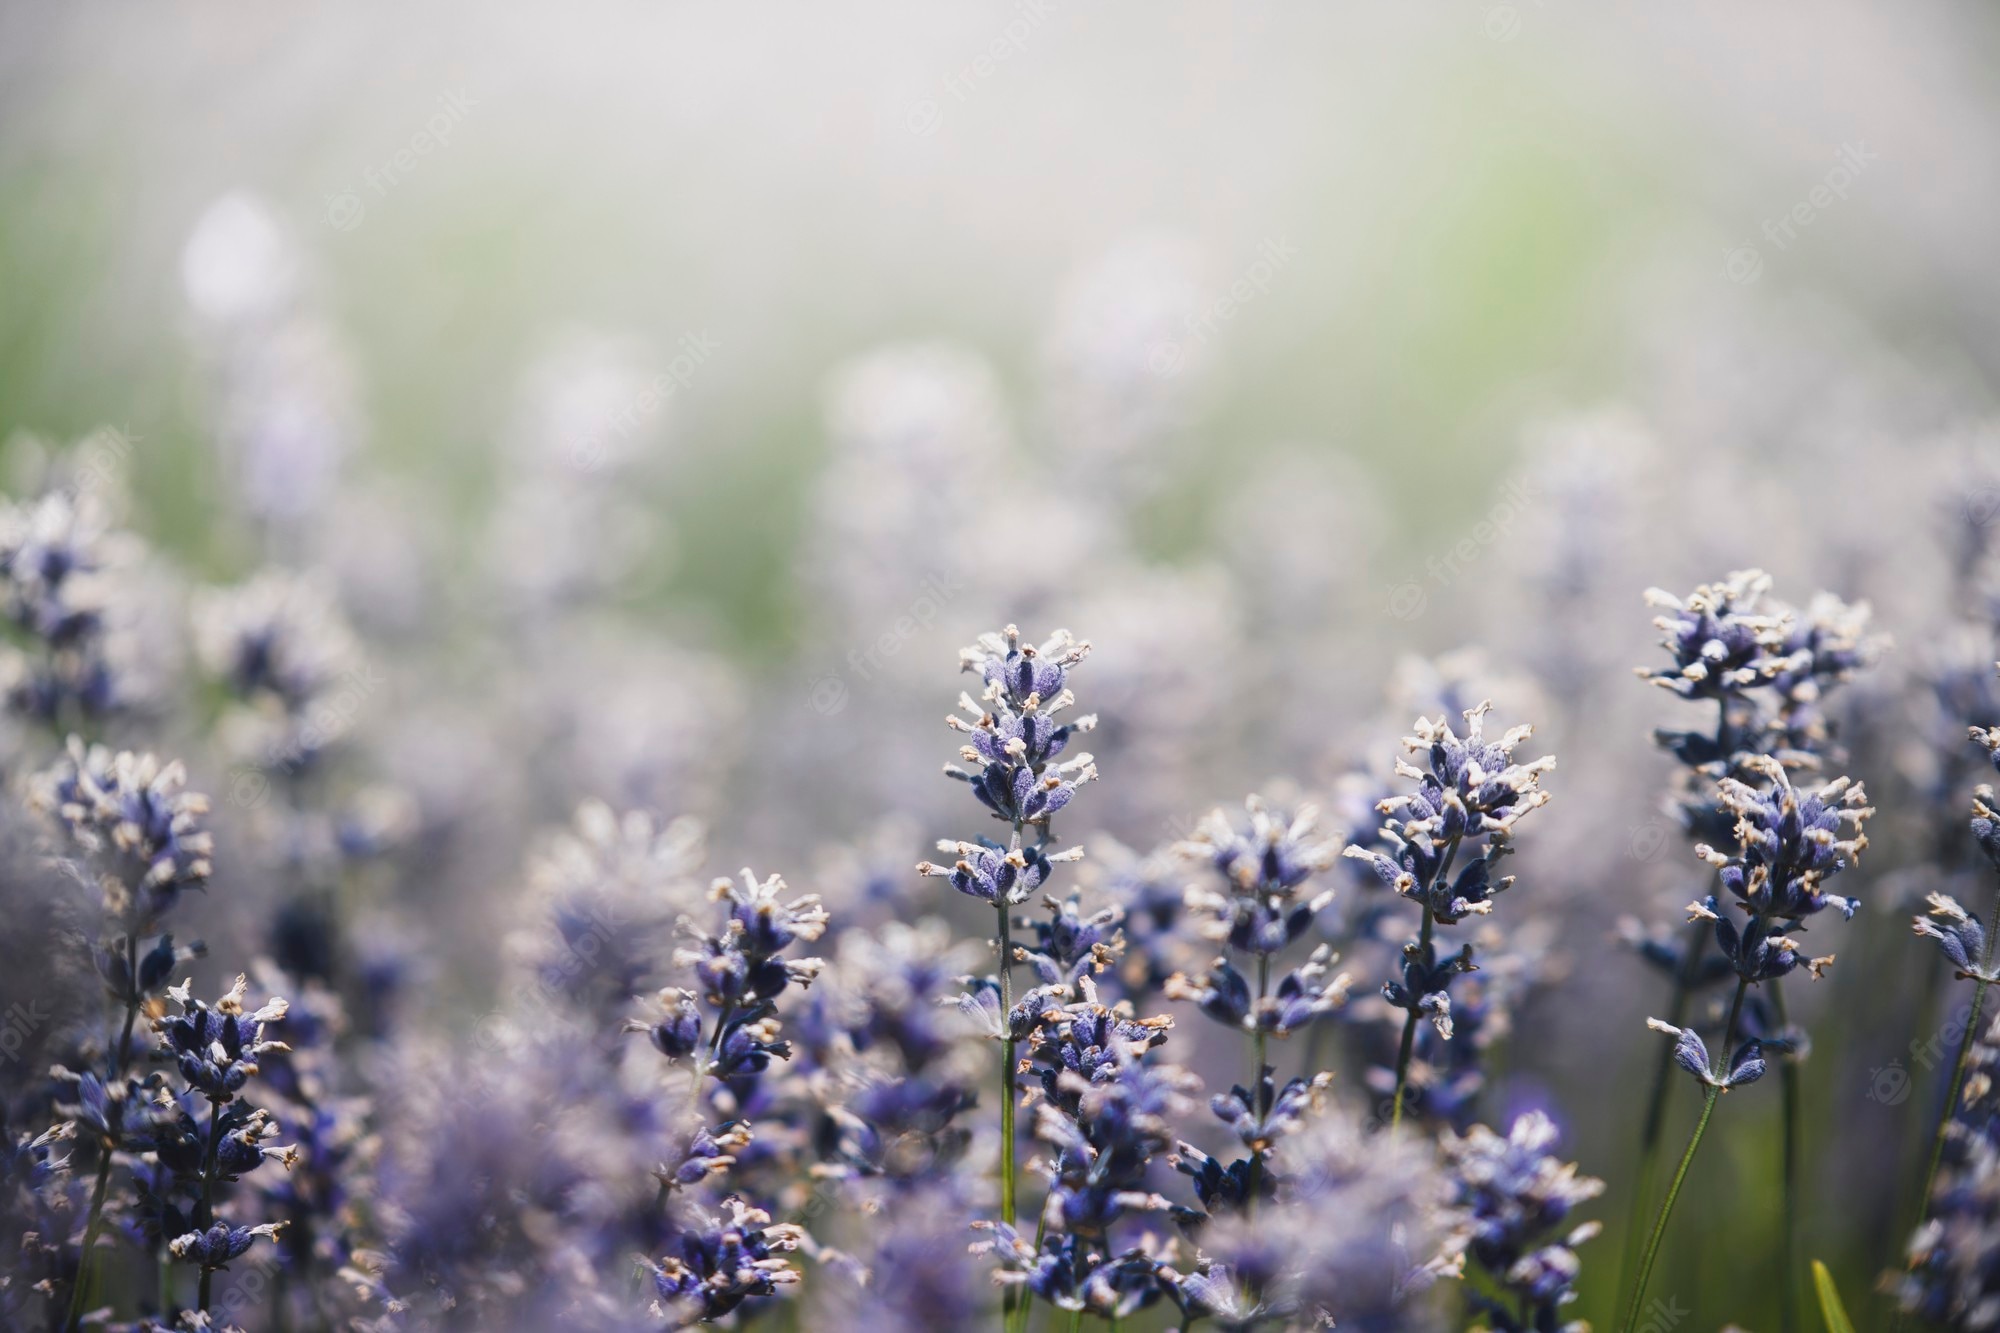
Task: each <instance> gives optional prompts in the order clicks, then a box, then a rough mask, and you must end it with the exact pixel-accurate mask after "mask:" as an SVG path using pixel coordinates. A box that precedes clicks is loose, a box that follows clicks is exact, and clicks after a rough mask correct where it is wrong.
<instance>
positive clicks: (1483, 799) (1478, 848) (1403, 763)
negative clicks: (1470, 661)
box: [1346, 703, 1556, 924]
mask: <svg viewBox="0 0 2000 1333" xmlns="http://www.w3.org/2000/svg"><path fill="white" fill-rule="evenodd" d="M1490 707H1491V705H1490V704H1487V703H1482V704H1480V705H1479V706H1478V707H1477V708H1471V709H1467V710H1466V713H1465V723H1466V732H1465V735H1464V737H1462V738H1461V737H1460V736H1459V735H1458V734H1457V733H1456V732H1454V731H1453V730H1452V728H1451V725H1450V724H1449V723H1448V722H1446V721H1445V720H1444V719H1442V718H1440V719H1438V720H1437V721H1436V722H1431V721H1429V720H1427V719H1425V718H1418V719H1417V725H1416V729H1415V732H1414V734H1413V735H1411V736H1409V737H1406V738H1405V739H1404V741H1403V748H1404V749H1406V750H1408V751H1410V752H1411V753H1412V754H1418V755H1422V756H1424V759H1425V766H1424V767H1418V766H1417V765H1415V764H1412V763H1410V762H1408V761H1407V760H1400V759H1399V760H1398V761H1397V762H1396V772H1397V773H1398V774H1399V775H1401V776H1402V777H1405V778H1410V779H1413V780H1414V781H1415V782H1416V784H1417V789H1416V790H1415V791H1413V792H1410V793H1408V794H1405V795H1401V796H1392V797H1390V798H1389V799H1388V800H1386V801H1384V802H1383V803H1382V809H1383V811H1384V812H1385V813H1387V814H1390V815H1392V816H1393V817H1392V818H1390V819H1388V820H1386V821H1384V825H1383V830H1382V838H1383V840H1384V841H1385V842H1387V843H1388V844H1389V848H1388V850H1387V851H1377V850H1375V849H1373V848H1368V847H1349V848H1348V849H1347V853H1346V854H1347V855H1349V856H1352V857H1357V858H1359V859H1361V860H1363V861H1366V862H1368V863H1369V864H1370V865H1372V866H1374V868H1375V873H1376V874H1377V875H1379V876H1381V878H1382V880H1383V882H1384V883H1386V884H1388V885H1389V886H1390V887H1391V888H1393V889H1394V890H1395V891H1396V892H1397V893H1399V894H1401V895H1403V896H1404V897H1406V898H1410V899H1412V900H1413V901H1420V902H1422V903H1423V904H1424V905H1425V906H1426V907H1427V908H1428V909H1429V911H1430V914H1431V916H1432V917H1433V918H1434V919H1435V920H1437V921H1439V922H1442V923H1445V924H1450V923H1453V922H1457V921H1461V920H1463V919H1464V918H1466V917H1467V916H1470V915H1473V914H1474V913H1484V912H1490V911H1492V910H1493V903H1492V900H1493V897H1494V895H1496V894H1498V893H1501V892H1503V891H1504V890H1506V889H1507V887H1508V886H1509V885H1511V884H1512V883H1513V877H1512V876H1502V875H1496V874H1494V873H1493V867H1494V865H1495V864H1497V863H1498V862H1499V860H1500V859H1501V858H1502V857H1504V856H1505V855H1507V853H1508V852H1509V851H1510V850H1511V847H1510V839H1511V838H1512V835H1513V831H1514V826H1515V824H1516V823H1518V822H1519V821H1520V820H1521V819H1522V818H1523V817H1524V816H1526V815H1528V814H1530V813H1531V812H1533V811H1535V810H1538V809H1540V808H1541V807H1542V806H1544V805H1546V804H1547V803H1548V800H1549V796H1548V793H1547V792H1545V791H1543V790H1542V789H1541V785H1540V784H1541V777H1542V774H1544V773H1546V772H1548V771H1549V770H1550V769H1552V768H1554V767H1555V762H1556V761H1555V757H1554V756H1552V755H1544V756H1543V757H1542V758H1540V759H1536V760H1533V761H1531V762H1529V763H1525V764H1523V763H1517V762H1515V760H1514V750H1515V748H1516V747H1517V746H1519V745H1520V744H1521V742H1523V741H1525V740H1526V739H1527V738H1528V737H1529V736H1530V735H1532V734H1533V732H1534V728H1532V727H1528V726H1518V727H1514V728H1512V729H1511V730H1509V731H1508V732H1506V733H1505V734H1504V735H1502V736H1501V737H1500V738H1499V739H1498V740H1490V739H1488V738H1487V736H1486V734H1485V716H1486V713H1487V711H1488V710H1489V709H1490ZM1467 852H1470V853H1472V855H1471V856H1470V857H1469V859H1467V860H1465V862H1464V864H1463V865H1462V866H1461V868H1460V869H1459V870H1458V873H1457V874H1456V876H1452V875H1451V874H1450V871H1451V868H1452V866H1453V865H1454V864H1455V863H1456V862H1457V861H1458V860H1459V858H1460V857H1461V855H1463V854H1464V853H1467Z"/></svg>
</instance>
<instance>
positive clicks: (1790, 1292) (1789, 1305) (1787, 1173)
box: [1771, 978, 1803, 1333]
mask: <svg viewBox="0 0 2000 1333" xmlns="http://www.w3.org/2000/svg"><path fill="white" fill-rule="evenodd" d="M1771 1012H1772V1014H1773V1015H1775V1016H1776V1018H1777V1020H1778V1028H1779V1030H1780V1031H1783V1030H1785V1029H1787V1028H1789V1027H1790V1026H1791V1019H1789V1018H1787V1017H1786V1016H1785V993H1784V991H1783V990H1782V989H1781V988H1780V987H1779V984H1778V981H1777V979H1776V978H1773V979H1772V981H1771ZM1778 1083H1779V1090H1780V1092H1781V1093H1782V1094H1783V1096H1782V1098H1781V1100H1782V1102H1783V1104H1784V1106H1783V1112H1784V1133H1785V1138H1784V1182H1785V1184H1784V1190H1785V1194H1784V1214H1785V1223H1784V1261H1785V1280H1784V1282H1783V1283H1782V1284H1781V1285H1780V1287H1779V1296H1780V1298H1781V1299H1780V1303H1779V1309H1780V1325H1779V1326H1780V1327H1781V1328H1783V1329H1784V1333H1798V1327H1799V1281H1800V1279H1801V1278H1802V1277H1803V1274H1802V1273H1801V1272H1800V1269H1799V1151H1800V1144H1799V1104H1800V1097H1799V1062H1798V1060H1797V1059H1796V1058H1795V1057H1794V1056H1793V1055H1792V1054H1791V1053H1790V1052H1787V1053H1786V1054H1784V1055H1783V1056H1781V1057H1780V1063H1779V1065H1778Z"/></svg>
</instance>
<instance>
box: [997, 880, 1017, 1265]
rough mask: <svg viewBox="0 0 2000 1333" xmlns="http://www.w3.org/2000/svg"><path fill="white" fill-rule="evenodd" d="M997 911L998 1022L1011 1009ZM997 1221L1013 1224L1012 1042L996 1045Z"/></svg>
mask: <svg viewBox="0 0 2000 1333" xmlns="http://www.w3.org/2000/svg"><path fill="white" fill-rule="evenodd" d="M999 911H1000V1021H1001V1022H1003V1023H1005V1022H1006V1021H1007V1019H1008V1015H1009V1014H1010V1013H1011V1012H1012V1011H1013V1008H1014V969H1013V954H1014V943H1013V939H1012V933H1011V932H1012V929H1013V927H1012V923H1011V922H1009V921H1008V919H1007V904H1006V903H1004V902H1003V903H1001V904H1000V905H999ZM1000 1220H1001V1221H1003V1222H1005V1223H1006V1224H1007V1225H1008V1226H1010V1227H1011V1226H1013V1225H1014V1043H1013V1041H1012V1040H1011V1039H1009V1040H1007V1041H1003V1042H1002V1043H1001V1045H1000Z"/></svg>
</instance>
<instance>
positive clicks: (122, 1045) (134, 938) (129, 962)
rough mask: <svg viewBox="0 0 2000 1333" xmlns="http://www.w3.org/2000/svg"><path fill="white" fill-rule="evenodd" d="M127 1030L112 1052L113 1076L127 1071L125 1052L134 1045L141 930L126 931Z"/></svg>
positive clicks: (119, 1037)
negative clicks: (133, 1033)
mask: <svg viewBox="0 0 2000 1333" xmlns="http://www.w3.org/2000/svg"><path fill="white" fill-rule="evenodd" d="M125 976H126V994H125V1030H124V1031H122V1032H120V1033H119V1034H118V1049H117V1050H115V1051H113V1052H112V1053H111V1077H113V1078H117V1077H118V1076H119V1075H120V1074H121V1073H123V1072H124V1071H125V1053H126V1051H127V1050H129V1049H130V1048H131V1045H132V1024H133V1022H134V1021H135V1020H137V1019H138V1017H139V932H137V931H136V930H128V931H126V932H125Z"/></svg>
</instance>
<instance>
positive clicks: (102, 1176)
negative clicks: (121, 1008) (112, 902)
mask: <svg viewBox="0 0 2000 1333" xmlns="http://www.w3.org/2000/svg"><path fill="white" fill-rule="evenodd" d="M125 977H126V984H125V1026H124V1028H123V1030H122V1031H120V1032H119V1034H118V1045H117V1046H116V1047H115V1048H113V1050H112V1051H111V1081H112V1082H114V1083H115V1082H117V1080H118V1076H119V1074H121V1073H122V1072H123V1071H124V1069H125V1053H126V1051H127V1050H128V1049H129V1048H130V1047H131V1045H132V1025H133V1024H134V1023H135V1022H136V1021H137V1020H138V1017H139V933H138V932H137V931H136V930H127V931H126V932H125ZM116 1151H118V1144H117V1143H116V1142H115V1141H114V1140H111V1139H106V1140H105V1141H104V1160H103V1161H101V1162H99V1163H98V1164H97V1184H96V1185H95V1186H94V1187H93V1188H92V1190H91V1192H90V1217H89V1219H88V1220H87V1221H86V1222H85V1223H84V1226H83V1250H82V1252H81V1253H80V1254H78V1255H77V1260H76V1287H75V1289H74V1290H72V1291H71V1292H70V1298H69V1314H68V1315H67V1316H66V1317H65V1318H64V1320H63V1327H64V1328H66V1329H74V1328H76V1327H77V1326H78V1323H79V1322H80V1321H81V1320H82V1318H83V1303H84V1301H85V1300H86V1299H88V1292H89V1290H90V1278H91V1272H90V1269H91V1262H90V1261H91V1259H92V1257H93V1256H94V1252H95V1249H96V1245H97V1237H98V1233H99V1232H100V1231H101V1230H102V1228H103V1225H104V1195H105V1192H106V1190H107V1188H108V1187H109V1186H110V1184H111V1155H112V1154H113V1153H115V1152H116Z"/></svg>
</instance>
